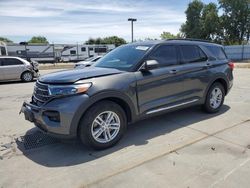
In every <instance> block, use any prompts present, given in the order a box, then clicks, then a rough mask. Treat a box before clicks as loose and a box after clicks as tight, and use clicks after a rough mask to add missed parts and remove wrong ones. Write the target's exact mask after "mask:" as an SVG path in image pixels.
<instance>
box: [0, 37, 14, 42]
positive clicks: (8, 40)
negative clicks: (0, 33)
mask: <svg viewBox="0 0 250 188" xmlns="http://www.w3.org/2000/svg"><path fill="white" fill-rule="evenodd" d="M0 41H2V42H6V43H13V41H12V40H10V39H8V38H5V37H0Z"/></svg>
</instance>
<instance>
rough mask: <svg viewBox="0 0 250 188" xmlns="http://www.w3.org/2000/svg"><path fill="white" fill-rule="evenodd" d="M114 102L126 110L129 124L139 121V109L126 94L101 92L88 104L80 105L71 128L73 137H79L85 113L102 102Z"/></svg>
mask: <svg viewBox="0 0 250 188" xmlns="http://www.w3.org/2000/svg"><path fill="white" fill-rule="evenodd" d="M104 100H108V101H112V102H115V103H117V104H118V105H119V106H121V108H122V109H123V110H124V112H125V114H126V116H127V118H128V119H127V120H128V123H132V122H134V121H135V120H136V119H137V115H136V114H137V112H138V111H137V109H136V107H135V106H134V104H133V102H132V100H131V99H130V98H129V97H128V96H126V95H125V94H122V93H121V92H119V91H118V92H117V91H106V92H101V93H98V94H96V95H93V96H92V97H90V98H89V101H88V103H87V104H86V103H83V104H82V105H80V107H79V109H78V111H77V112H76V114H75V115H74V118H73V120H72V123H71V127H70V133H71V134H73V135H77V132H78V128H79V123H80V121H81V119H82V117H83V116H84V114H85V112H86V111H87V110H88V109H89V108H91V107H92V106H93V105H95V104H96V103H98V102H100V101H104Z"/></svg>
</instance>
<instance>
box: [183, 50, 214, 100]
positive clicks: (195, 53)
mask: <svg viewBox="0 0 250 188" xmlns="http://www.w3.org/2000/svg"><path fill="white" fill-rule="evenodd" d="M179 50H180V56H181V64H182V68H181V71H182V76H183V89H184V90H185V91H186V95H185V99H187V100H191V99H198V100H200V99H201V98H202V97H203V95H204V92H205V90H206V87H207V83H208V80H209V77H210V74H209V69H210V67H211V64H210V63H209V61H208V57H207V56H206V54H205V53H204V52H203V50H202V49H201V48H200V47H199V46H198V45H180V46H179Z"/></svg>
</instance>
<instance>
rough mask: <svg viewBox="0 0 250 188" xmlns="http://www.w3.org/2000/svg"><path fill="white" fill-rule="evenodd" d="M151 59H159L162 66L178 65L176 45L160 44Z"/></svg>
mask: <svg viewBox="0 0 250 188" xmlns="http://www.w3.org/2000/svg"><path fill="white" fill-rule="evenodd" d="M149 59H153V60H157V61H158V62H159V64H160V65H161V66H169V65H176V64H178V60H177V52H176V47H175V46H170V45H164V46H160V47H158V48H157V49H156V50H155V51H153V52H152V54H151V55H150V56H149Z"/></svg>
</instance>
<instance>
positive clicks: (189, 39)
mask: <svg viewBox="0 0 250 188" xmlns="http://www.w3.org/2000/svg"><path fill="white" fill-rule="evenodd" d="M169 40H186V41H196V42H208V43H213V42H212V41H209V40H203V39H193V38H174V39H167V41H169Z"/></svg>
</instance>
